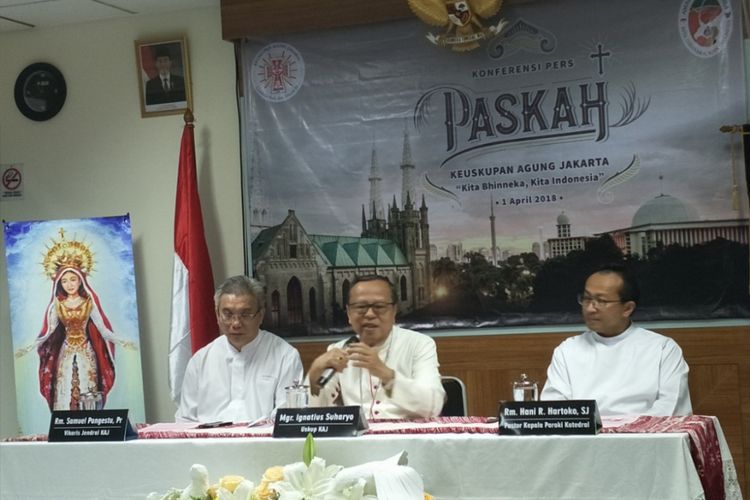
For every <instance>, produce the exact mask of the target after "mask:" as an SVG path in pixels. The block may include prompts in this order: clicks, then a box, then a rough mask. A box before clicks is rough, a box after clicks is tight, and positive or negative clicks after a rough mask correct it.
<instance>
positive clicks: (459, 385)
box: [440, 375, 469, 417]
mask: <svg viewBox="0 0 750 500" xmlns="http://www.w3.org/2000/svg"><path fill="white" fill-rule="evenodd" d="M440 378H441V380H442V382H443V389H445V404H444V405H443V411H441V412H440V416H441V417H465V416H466V411H467V409H468V406H469V405H468V403H467V401H466V385H464V383H463V381H462V380H461V379H460V378H458V377H453V376H450V375H444V376H442V377H440Z"/></svg>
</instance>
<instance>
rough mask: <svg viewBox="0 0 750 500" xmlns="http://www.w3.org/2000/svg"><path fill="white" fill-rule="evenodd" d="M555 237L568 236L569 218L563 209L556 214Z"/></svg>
mask: <svg viewBox="0 0 750 500" xmlns="http://www.w3.org/2000/svg"><path fill="white" fill-rule="evenodd" d="M557 237H558V238H570V219H569V218H568V216H567V215H565V210H563V211H562V212H560V215H558V216H557Z"/></svg>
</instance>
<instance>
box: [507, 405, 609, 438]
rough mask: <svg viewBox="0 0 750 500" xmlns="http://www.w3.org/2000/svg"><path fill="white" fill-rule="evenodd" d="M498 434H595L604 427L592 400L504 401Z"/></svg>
mask: <svg viewBox="0 0 750 500" xmlns="http://www.w3.org/2000/svg"><path fill="white" fill-rule="evenodd" d="M499 419H500V425H499V430H498V432H499V433H500V434H503V435H512V436H533V435H538V434H596V433H597V432H599V429H601V427H602V420H601V418H600V417H599V409H598V408H597V406H596V401H595V400H593V399H571V400H567V401H501V402H500V415H499Z"/></svg>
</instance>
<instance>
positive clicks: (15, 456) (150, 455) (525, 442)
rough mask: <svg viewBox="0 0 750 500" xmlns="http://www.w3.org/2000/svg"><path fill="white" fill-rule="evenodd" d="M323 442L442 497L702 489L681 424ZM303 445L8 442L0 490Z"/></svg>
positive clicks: (230, 462) (221, 461)
mask: <svg viewBox="0 0 750 500" xmlns="http://www.w3.org/2000/svg"><path fill="white" fill-rule="evenodd" d="M722 439H723V436H722ZM316 443H317V455H318V456H320V457H322V458H324V459H325V460H326V461H327V462H328V463H329V464H330V463H336V464H340V465H344V466H350V465H356V464H360V463H363V462H366V461H369V460H379V459H385V458H387V457H390V456H392V455H394V454H395V453H397V452H399V451H400V450H402V449H403V450H406V451H407V452H408V455H409V465H410V466H412V467H413V468H414V469H416V470H417V471H418V472H419V473H420V474H421V475H422V477H423V479H424V484H425V490H426V491H427V492H429V493H431V494H433V495H434V496H435V497H436V498H438V499H454V500H457V499H510V498H513V499H519V498H529V499H531V498H533V499H537V500H539V499H577V500H582V499H592V500H593V499H596V500H603V499H638V500H643V499H647V498H654V499H655V498H658V499H675V500H677V499H679V500H687V499H702V498H704V497H703V489H702V486H701V482H700V479H699V477H698V474H697V472H696V468H695V466H694V464H693V460H692V458H691V455H690V449H689V448H690V444H689V438H688V436H687V434H684V433H673V434H599V435H598V436H526V437H511V436H497V435H493V434H399V435H387V434H386V435H366V436H360V437H356V438H319V439H317V440H316ZM302 444H303V440H302V439H272V438H262V437H254V438H248V437H240V438H204V439H140V440H135V441H129V442H121V443H47V442H4V443H0V498H1V499H3V500H5V499H7V500H11V499H12V500H16V499H29V500H33V499H42V498H44V499H52V498H54V499H57V500H64V499H71V500H74V499H75V500H81V499H143V498H145V496H146V495H147V494H148V493H149V492H151V491H159V492H164V491H166V490H167V489H168V488H169V487H171V486H178V487H183V486H186V485H187V483H188V482H189V479H188V477H189V476H188V471H189V469H190V466H191V465H192V464H193V463H202V464H204V465H205V466H206V467H207V468H208V470H209V473H210V475H211V481H212V482H215V481H216V480H218V478H219V476H223V475H226V474H240V475H243V476H245V477H247V478H248V479H251V480H253V481H255V482H256V483H257V481H258V480H259V478H260V477H261V475H262V473H263V471H264V470H265V469H266V468H267V467H269V466H272V465H282V464H288V463H292V462H297V461H300V460H301V457H302ZM730 461H731V459H730ZM735 481H736V478H735Z"/></svg>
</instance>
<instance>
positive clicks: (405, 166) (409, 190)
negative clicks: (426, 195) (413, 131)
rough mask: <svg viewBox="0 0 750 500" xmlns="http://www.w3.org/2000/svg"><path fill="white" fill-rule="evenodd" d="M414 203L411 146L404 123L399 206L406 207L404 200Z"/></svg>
mask: <svg viewBox="0 0 750 500" xmlns="http://www.w3.org/2000/svg"><path fill="white" fill-rule="evenodd" d="M407 198H411V200H412V201H413V202H414V203H416V202H417V196H416V193H415V192H414V162H413V161H412V159H411V144H410V143H409V130H408V129H407V126H406V123H404V151H403V154H402V155H401V205H402V206H405V205H406V199H407Z"/></svg>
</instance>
